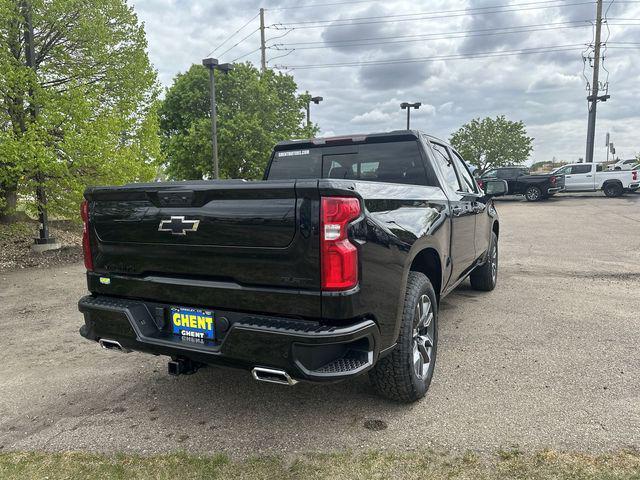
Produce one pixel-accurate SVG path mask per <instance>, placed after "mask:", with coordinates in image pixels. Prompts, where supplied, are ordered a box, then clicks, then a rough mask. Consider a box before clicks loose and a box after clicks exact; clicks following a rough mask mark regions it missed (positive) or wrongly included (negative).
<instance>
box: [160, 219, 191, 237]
mask: <svg viewBox="0 0 640 480" xmlns="http://www.w3.org/2000/svg"><path fill="white" fill-rule="evenodd" d="M198 225H200V220H185V218H184V217H174V216H171V218H170V219H169V220H160V225H159V226H158V231H159V232H171V235H186V234H187V232H195V231H197V230H198Z"/></svg>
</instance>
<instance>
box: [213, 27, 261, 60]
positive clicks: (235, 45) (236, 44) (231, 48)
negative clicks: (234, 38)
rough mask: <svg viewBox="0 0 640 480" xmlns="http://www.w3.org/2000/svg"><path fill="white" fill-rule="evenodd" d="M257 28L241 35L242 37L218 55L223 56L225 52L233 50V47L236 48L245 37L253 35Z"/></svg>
mask: <svg viewBox="0 0 640 480" xmlns="http://www.w3.org/2000/svg"><path fill="white" fill-rule="evenodd" d="M258 30H260V28H256V29H255V30H254V31H253V32H251V33H250V34H249V35H247V36H245V37H242V39H240V40H239V41H238V42H237V43H234V44H233V45H231V46H230V47H229V48H227V49H226V50H225V51H224V52H222V53H221V54H220V55H219V56H220V57H222V56H224V54H225V53H227V52H230V51H231V50H233V49H234V48H236V47H237V46H238V45H240V44H241V43H242V42H244V41H245V40H246V39H247V38H249V37H250V36H251V35H253V34H254V33H256V32H257V31H258Z"/></svg>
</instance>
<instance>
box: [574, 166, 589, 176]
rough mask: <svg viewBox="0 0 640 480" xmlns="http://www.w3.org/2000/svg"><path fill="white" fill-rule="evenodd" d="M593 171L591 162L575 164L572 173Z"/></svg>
mask: <svg viewBox="0 0 640 480" xmlns="http://www.w3.org/2000/svg"><path fill="white" fill-rule="evenodd" d="M590 172H591V164H589V165H574V166H573V167H571V173H574V174H575V173H590Z"/></svg>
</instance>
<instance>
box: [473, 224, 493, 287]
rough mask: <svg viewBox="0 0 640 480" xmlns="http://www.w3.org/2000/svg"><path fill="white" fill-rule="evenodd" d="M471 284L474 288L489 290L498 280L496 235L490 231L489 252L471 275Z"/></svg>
mask: <svg viewBox="0 0 640 480" xmlns="http://www.w3.org/2000/svg"><path fill="white" fill-rule="evenodd" d="M469 279H470V280H471V286H472V287H473V289H474V290H481V291H483V292H490V291H491V290H493V289H494V288H496V282H497V280H498V236H497V235H496V234H495V232H492V233H491V243H490V244H489V254H488V256H487V261H486V262H485V263H484V265H482V266H481V267H477V268H476V269H475V270H474V271H473V272H471V275H469Z"/></svg>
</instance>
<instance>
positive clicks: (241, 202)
mask: <svg viewBox="0 0 640 480" xmlns="http://www.w3.org/2000/svg"><path fill="white" fill-rule="evenodd" d="M85 198H86V199H87V200H88V201H89V212H90V217H89V218H90V220H89V225H90V233H91V247H92V252H93V259H94V269H95V272H96V274H109V275H111V276H114V275H115V276H116V277H117V282H116V281H114V282H112V284H111V285H109V287H108V288H107V287H104V289H105V290H108V292H112V294H118V295H123V294H124V295H125V296H130V297H138V298H145V299H148V300H157V301H173V302H183V303H184V302H188V303H193V301H194V299H200V300H198V301H199V303H203V302H204V304H206V305H208V306H211V307H216V308H222V307H225V306H233V307H235V308H237V307H238V306H239V303H238V302H240V304H243V303H244V304H246V310H248V311H250V310H254V309H255V310H262V311H272V312H273V313H283V312H279V310H282V309H283V308H284V307H283V306H282V305H278V304H277V303H275V304H274V303H273V302H274V301H275V299H277V298H280V297H281V296H282V295H283V294H286V292H287V291H289V290H290V291H291V292H292V293H293V292H298V291H305V292H306V293H308V294H309V296H308V297H307V296H305V295H298V297H299V299H300V300H299V302H302V303H304V306H303V305H300V307H301V308H300V309H297V308H296V305H295V302H296V299H295V298H296V295H291V297H292V298H291V301H292V302H294V303H293V304H291V303H289V302H287V303H288V304H289V305H288V308H289V309H290V312H288V313H293V314H294V315H295V314H309V315H312V314H317V313H319V311H320V297H319V292H320V259H319V236H318V229H317V223H318V218H319V212H318V201H317V200H318V198H319V194H318V187H317V181H316V180H313V181H304V182H302V181H299V182H298V184H297V185H296V181H294V180H286V181H278V182H274V181H269V182H244V181H236V180H230V181H215V182H207V181H205V182H175V183H153V184H137V185H127V186H124V187H115V188H114V187H110V188H91V189H88V190H87V191H86V192H85ZM149 282H151V283H154V284H162V285H163V286H164V287H163V288H148V283H149ZM116 284H120V285H121V286H122V288H121V289H118V288H117V285H116ZM125 284H126V285H127V286H126V291H121V290H125V287H124V285H125ZM97 285H99V284H97V283H96V285H95V286H94V287H95V288H96V289H101V290H102V287H99V286H97ZM145 285H147V287H145ZM172 285H173V286H174V288H171V286H172ZM90 287H91V276H90ZM108 292H104V291H102V292H101V293H108ZM172 292H173V293H172ZM180 292H182V293H180ZM231 292H233V293H231ZM243 292H245V293H246V295H244V293H243ZM274 295H275V296H274ZM167 296H168V297H170V299H168V298H167ZM154 297H155V298H154ZM157 297H163V298H157ZM232 297H233V298H232ZM227 300H229V302H228V303H229V304H231V303H233V305H225V304H226V303H227ZM231 300H232V301H231ZM265 303H271V305H270V309H268V310H265V308H264V307H265ZM280 303H281V302H280ZM316 303H317V312H316V306H315V305H316ZM296 312H297V313H296ZM301 312H304V313H301Z"/></svg>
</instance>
